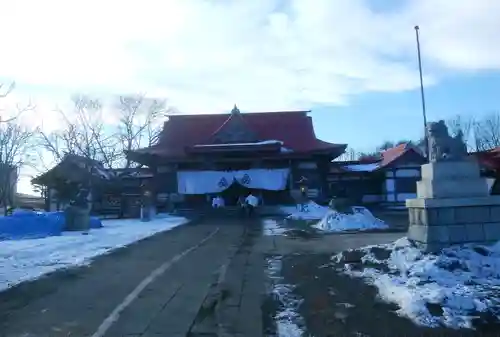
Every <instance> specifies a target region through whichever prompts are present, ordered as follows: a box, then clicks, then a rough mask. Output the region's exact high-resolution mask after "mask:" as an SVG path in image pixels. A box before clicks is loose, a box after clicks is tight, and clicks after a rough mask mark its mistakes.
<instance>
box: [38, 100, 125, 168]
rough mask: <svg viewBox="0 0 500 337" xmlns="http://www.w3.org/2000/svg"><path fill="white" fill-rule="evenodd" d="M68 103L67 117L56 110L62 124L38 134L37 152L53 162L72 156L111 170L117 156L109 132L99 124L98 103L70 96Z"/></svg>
mask: <svg viewBox="0 0 500 337" xmlns="http://www.w3.org/2000/svg"><path fill="white" fill-rule="evenodd" d="M72 100H73V107H74V111H73V112H72V113H71V114H67V113H66V112H64V111H61V110H59V111H58V112H59V114H60V116H61V119H62V121H63V123H62V126H61V128H60V129H58V130H56V131H53V132H51V133H48V134H47V133H45V132H43V131H40V132H39V145H40V150H41V152H42V153H43V154H47V153H48V154H50V155H51V157H52V161H55V162H59V161H61V160H62V159H63V158H64V156H65V155H67V154H73V155H78V156H82V157H85V158H87V159H91V160H97V161H99V162H101V163H102V164H103V165H104V166H105V167H108V168H110V167H113V166H114V165H115V164H116V163H117V161H118V160H119V157H120V153H119V149H118V147H117V145H118V144H117V141H116V139H115V137H114V134H113V132H111V130H110V128H109V127H107V126H106V125H105V123H104V122H103V119H102V104H101V102H100V101H99V100H97V99H93V98H90V97H88V96H84V95H77V96H74V97H73V98H72ZM42 157H43V155H42Z"/></svg>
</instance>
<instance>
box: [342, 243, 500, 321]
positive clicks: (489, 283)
mask: <svg viewBox="0 0 500 337" xmlns="http://www.w3.org/2000/svg"><path fill="white" fill-rule="evenodd" d="M346 256H350V257H348V258H346ZM353 256H354V260H356V259H357V258H359V260H360V261H361V262H362V264H361V266H360V265H359V264H358V263H354V264H352V263H348V262H352V260H353ZM334 261H336V263H341V262H346V264H342V267H341V268H342V270H343V272H345V273H347V274H348V275H351V276H353V277H361V278H364V279H365V281H367V282H368V283H370V284H373V285H374V286H375V287H376V288H378V292H379V296H380V297H381V298H382V299H383V300H385V301H388V302H392V303H395V304H397V305H398V306H399V310H398V314H400V315H402V316H406V317H408V318H410V319H411V320H412V321H414V322H415V323H417V324H419V325H424V326H429V327H437V326H447V327H451V328H473V326H474V325H475V322H474V320H475V319H485V318H487V319H488V320H491V319H494V320H495V319H496V320H498V319H500V317H499V315H500V243H498V244H496V245H495V246H491V247H484V246H472V245H468V246H467V245H466V246H454V247H450V248H447V249H444V250H443V251H442V252H441V253H440V254H426V253H423V252H422V251H421V250H419V249H417V248H416V247H414V246H413V245H412V243H411V242H409V241H408V239H407V238H402V239H400V240H397V241H395V242H394V243H392V244H387V245H379V246H369V247H364V248H361V249H359V250H356V251H346V252H343V253H340V254H338V255H336V256H335V257H334Z"/></svg>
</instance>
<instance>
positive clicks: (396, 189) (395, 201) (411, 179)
mask: <svg viewBox="0 0 500 337" xmlns="http://www.w3.org/2000/svg"><path fill="white" fill-rule="evenodd" d="M425 162H426V159H425V157H424V156H423V155H422V154H421V153H420V151H419V150H418V149H416V148H415V147H413V146H412V145H410V144H401V145H399V146H396V147H394V148H391V149H388V150H386V151H383V152H381V153H380V157H379V158H378V159H373V160H369V161H349V162H340V161H334V162H332V163H331V166H330V175H329V182H330V186H331V190H332V193H333V194H332V195H335V193H338V191H341V193H344V192H345V193H346V194H347V196H348V197H349V198H351V199H352V200H354V201H356V202H358V203H360V204H372V205H373V204H376V205H382V206H386V207H401V206H403V205H404V203H405V200H406V199H411V198H415V197H416V190H417V186H416V183H417V181H418V180H420V166H421V165H422V164H424V163H425Z"/></svg>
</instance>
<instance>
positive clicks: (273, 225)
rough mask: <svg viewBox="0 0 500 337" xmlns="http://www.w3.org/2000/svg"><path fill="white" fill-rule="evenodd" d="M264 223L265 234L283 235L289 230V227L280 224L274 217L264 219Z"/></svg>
mask: <svg viewBox="0 0 500 337" xmlns="http://www.w3.org/2000/svg"><path fill="white" fill-rule="evenodd" d="M262 225H263V234H264V235H265V236H271V235H281V234H284V233H285V232H286V231H287V228H285V227H282V226H280V225H279V224H278V222H277V221H276V220H274V219H264V221H263V223H262Z"/></svg>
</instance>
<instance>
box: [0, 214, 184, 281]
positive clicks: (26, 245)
mask: <svg viewBox="0 0 500 337" xmlns="http://www.w3.org/2000/svg"><path fill="white" fill-rule="evenodd" d="M186 222H187V219H185V218H181V217H171V216H165V215H162V216H159V217H158V218H156V219H154V220H152V221H150V222H141V221H140V220H136V219H130V220H129V219H126V220H104V221H103V222H102V223H103V226H104V227H103V228H100V229H93V230H90V231H89V232H88V234H87V235H83V234H82V233H81V232H65V233H63V234H62V235H61V236H52V237H45V238H42V239H28V240H16V241H1V242H0V291H3V290H5V289H7V288H9V287H12V286H14V285H16V284H18V283H21V282H25V281H28V280H33V279H36V278H38V277H40V276H42V275H44V274H47V273H50V272H53V271H55V270H57V269H61V268H68V267H74V266H80V265H85V264H88V263H90V262H91V260H92V258H94V257H96V256H98V255H102V254H106V253H108V252H110V251H112V250H114V249H117V248H120V247H123V246H126V245H129V244H131V243H133V242H135V241H138V240H141V239H144V238H146V237H148V236H151V235H153V234H156V233H159V232H163V231H167V230H170V229H172V228H174V227H177V226H179V225H182V224H184V223H186Z"/></svg>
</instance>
